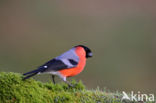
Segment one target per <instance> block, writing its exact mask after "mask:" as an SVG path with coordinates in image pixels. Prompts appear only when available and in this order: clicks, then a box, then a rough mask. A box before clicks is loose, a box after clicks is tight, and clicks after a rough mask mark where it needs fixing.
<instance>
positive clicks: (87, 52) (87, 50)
mask: <svg viewBox="0 0 156 103" xmlns="http://www.w3.org/2000/svg"><path fill="white" fill-rule="evenodd" d="M75 47H83V48H84V50H85V51H86V58H89V57H92V56H93V53H92V51H91V50H90V49H89V48H88V47H86V46H84V45H77V46H75Z"/></svg>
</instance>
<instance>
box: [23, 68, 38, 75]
mask: <svg viewBox="0 0 156 103" xmlns="http://www.w3.org/2000/svg"><path fill="white" fill-rule="evenodd" d="M40 71H41V70H40V69H36V70H33V71H30V72H27V73H24V74H23V75H28V74H32V73H38V72H40Z"/></svg>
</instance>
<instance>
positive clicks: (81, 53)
mask: <svg viewBox="0 0 156 103" xmlns="http://www.w3.org/2000/svg"><path fill="white" fill-rule="evenodd" d="M75 52H76V54H77V56H78V57H79V63H78V65H77V66H76V67H74V68H70V69H63V70H60V71H59V72H60V73H61V75H63V76H65V77H71V76H75V75H77V74H79V73H80V72H81V71H82V70H83V69H84V67H85V65H86V52H85V50H84V49H83V48H82V47H76V49H75Z"/></svg>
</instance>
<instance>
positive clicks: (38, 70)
mask: <svg viewBox="0 0 156 103" xmlns="http://www.w3.org/2000/svg"><path fill="white" fill-rule="evenodd" d="M41 71H42V69H41V68H39V69H36V70H33V71H30V72H27V73H24V74H23V75H28V76H26V77H24V78H23V80H25V79H28V78H30V77H32V76H34V75H36V74H37V73H39V72H41Z"/></svg>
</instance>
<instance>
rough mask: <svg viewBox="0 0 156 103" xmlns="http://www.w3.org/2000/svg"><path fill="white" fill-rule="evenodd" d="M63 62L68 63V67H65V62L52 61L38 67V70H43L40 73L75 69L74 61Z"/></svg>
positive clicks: (75, 63)
mask: <svg viewBox="0 0 156 103" xmlns="http://www.w3.org/2000/svg"><path fill="white" fill-rule="evenodd" d="M65 61H68V63H70V66H69V65H67V64H66V62H64V61H61V60H59V59H52V60H50V61H48V62H47V63H45V64H44V65H42V66H41V67H40V68H44V69H42V71H41V72H50V71H59V70H63V69H68V68H72V67H76V66H77V64H78V63H77V62H76V61H74V60H72V59H67V60H65Z"/></svg>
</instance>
